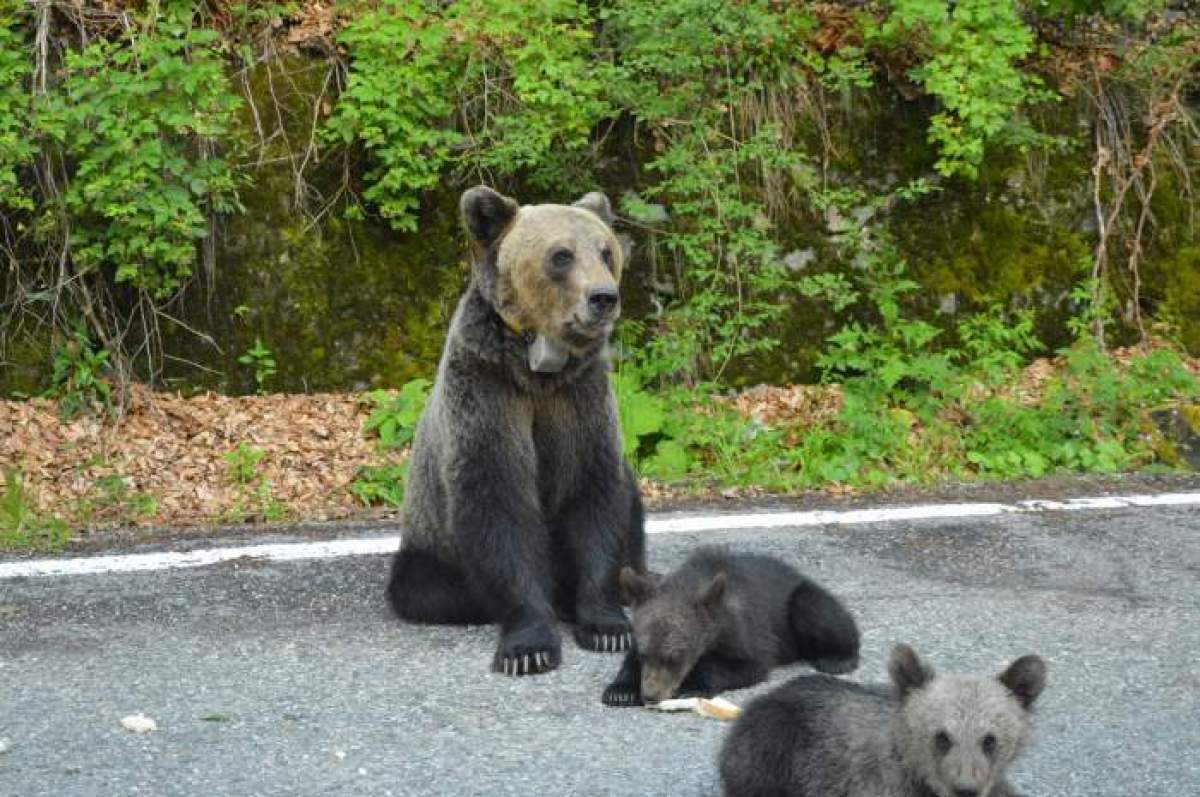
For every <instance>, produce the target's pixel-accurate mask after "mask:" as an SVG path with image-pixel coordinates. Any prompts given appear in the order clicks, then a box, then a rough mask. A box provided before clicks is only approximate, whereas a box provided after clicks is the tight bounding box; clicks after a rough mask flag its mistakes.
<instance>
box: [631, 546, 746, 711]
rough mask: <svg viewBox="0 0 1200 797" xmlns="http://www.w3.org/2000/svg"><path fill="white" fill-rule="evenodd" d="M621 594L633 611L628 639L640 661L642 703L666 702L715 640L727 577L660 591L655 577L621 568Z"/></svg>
mask: <svg viewBox="0 0 1200 797" xmlns="http://www.w3.org/2000/svg"><path fill="white" fill-rule="evenodd" d="M620 583H621V592H622V593H623V595H624V597H625V600H626V601H627V602H628V603H629V605H630V606H632V607H633V636H634V639H635V640H636V643H637V651H638V657H639V658H640V659H641V660H642V699H643V700H645V701H646V702H647V703H657V702H659V701H662V700H668V699H669V698H671V697H673V696H674V695H675V694H676V693H677V692H678V691H679V686H680V684H682V683H683V679H684V678H685V677H687V674H688V673H689V672H691V670H692V667H694V666H695V665H696V661H697V660H698V659H699V658H700V656H702V655H703V654H704V652H705V651H706V650H708V648H709V647H710V646H711V645H712V643H713V642H714V641H715V640H716V637H717V634H718V631H719V627H720V622H719V620H718V617H717V615H718V613H719V612H720V611H721V608H722V606H723V605H724V600H725V588H726V585H727V579H726V576H725V574H724V573H718V574H717V575H716V576H714V577H712V578H711V579H709V580H708V581H707V582H705V583H704V584H702V585H701V586H700V587H698V588H688V589H683V588H680V587H678V586H668V587H666V588H662V587H660V585H659V581H658V579H656V578H655V577H654V576H650V575H645V574H641V573H638V572H636V571H635V570H633V568H630V567H625V568H622V570H621V575H620Z"/></svg>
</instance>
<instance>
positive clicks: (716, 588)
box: [696, 573, 729, 609]
mask: <svg viewBox="0 0 1200 797" xmlns="http://www.w3.org/2000/svg"><path fill="white" fill-rule="evenodd" d="M727 586H729V576H727V575H725V574H724V573H717V574H716V575H715V576H713V577H712V580H711V581H709V582H708V583H707V584H705V585H704V587H703V588H702V589H701V590H700V592H699V594H697V595H696V602H697V603H699V604H701V605H703V606H707V607H708V608H710V609H715V608H716V607H718V606H720V605H721V601H722V600H724V599H725V588H726V587H727Z"/></svg>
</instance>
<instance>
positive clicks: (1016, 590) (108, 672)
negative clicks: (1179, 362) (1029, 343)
mask: <svg viewBox="0 0 1200 797" xmlns="http://www.w3.org/2000/svg"><path fill="white" fill-rule="evenodd" d="M1198 532H1200V507H1195V506H1193V507H1186V508H1185V507H1177V508H1154V509H1122V510H1096V511H1087V512H1071V513H1067V512H1048V513H1043V514H1031V515H1010V516H1001V517H994V518H982V519H966V520H933V521H909V522H889V523H877V524H873V525H869V526H842V527H814V528H804V529H781V530H774V531H770V532H753V531H746V532H728V533H703V534H663V535H656V536H654V537H653V538H651V541H650V552H651V560H652V565H653V566H654V567H656V568H668V567H671V566H673V565H674V564H675V563H676V562H678V561H679V560H680V559H681V558H682V557H683V556H684V555H685V554H686V553H687V551H688V550H689V549H690V548H691V547H692V546H694V545H696V544H698V543H699V542H701V541H720V542H726V543H729V544H730V545H734V546H737V547H739V548H746V549H751V550H757V551H763V552H770V553H774V554H777V555H779V556H782V557H784V558H786V559H788V560H790V561H792V562H794V563H796V564H797V565H799V566H800V567H801V568H803V569H804V570H805V571H807V572H808V573H810V574H811V575H813V576H815V577H817V578H818V579H821V580H823V581H824V582H825V583H826V584H828V585H829V586H830V587H831V588H833V589H834V590H835V591H836V592H838V593H839V594H840V595H842V596H843V597H844V598H845V600H846V601H847V603H848V605H849V606H850V607H851V609H852V610H853V611H854V612H855V613H856V614H857V616H858V618H859V622H860V625H861V627H862V629H863V632H864V665H863V667H862V668H861V669H860V670H859V671H858V672H857V673H855V675H854V676H853V677H856V678H860V679H864V680H879V679H882V677H883V673H884V661H885V655H886V651H887V650H888V649H889V648H890V646H891V645H892V643H893V642H895V641H901V640H903V641H907V642H910V643H911V644H913V645H914V646H915V647H916V648H917V649H918V650H919V651H920V652H923V653H925V654H927V655H928V657H929V658H930V659H931V660H932V661H933V662H934V663H935V664H936V665H938V666H939V667H940V668H941V669H943V670H956V669H957V670H980V669H982V670H986V671H993V670H999V668H1000V667H1001V666H1002V665H1003V664H1005V663H1007V662H1008V661H1009V660H1011V659H1013V658H1015V657H1017V656H1019V655H1021V654H1024V653H1028V652H1036V653H1039V654H1041V655H1042V656H1044V657H1045V658H1046V659H1047V660H1048V662H1049V664H1050V676H1049V685H1048V688H1047V691H1046V693H1045V695H1044V696H1043V699H1042V701H1041V703H1040V706H1039V711H1038V736H1037V739H1036V741H1035V744H1034V746H1033V748H1032V749H1031V750H1030V752H1029V753H1028V754H1027V755H1026V757H1024V758H1023V759H1021V760H1020V761H1019V762H1018V764H1017V766H1016V767H1015V771H1014V772H1013V773H1012V775H1013V780H1014V781H1015V783H1016V784H1017V785H1018V786H1019V787H1021V788H1022V789H1023V790H1024V791H1025V792H1026V793H1028V794H1029V795H1056V797H1084V796H1085V795H1086V797H1103V796H1105V795H1111V797H1132V796H1133V795H1137V796H1138V797H1149V796H1151V795H1195V794H1200V755H1198V754H1197V750H1200V667H1198V664H1197V651H1200V533H1198ZM386 569H387V559H386V557H384V556H355V557H347V558H343V559H332V560H323V561H310V562H288V563H271V564H263V563H256V562H253V561H241V562H235V563H230V564H224V565H218V566H212V567H205V568H198V569H193V570H178V571H164V572H154V573H134V574H120V575H98V576H97V575H93V576H68V577H53V578H37V579H15V580H0V740H3V739H6V740H7V748H8V749H7V751H5V752H0V795H4V796H5V797H7V796H8V795H14V796H16V795H20V797H35V796H36V795H53V796H54V797H63V796H64V795H128V794H138V795H285V794H295V795H310V794H311V795H342V794H345V795H441V794H446V795H510V794H511V795H638V797H646V796H647V795H681V796H684V795H714V794H715V793H716V791H717V789H716V778H715V773H716V768H715V755H716V752H717V749H718V747H719V744H720V741H721V738H722V734H723V733H724V732H725V730H726V729H727V727H728V726H726V725H725V724H723V723H721V722H718V721H716V720H711V719H705V718H701V717H697V716H686V715H662V714H657V713H652V712H649V711H644V710H637V709H609V708H605V707H604V706H602V705H601V704H600V702H599V698H600V692H601V689H602V688H603V686H604V684H605V683H606V682H607V681H608V679H609V678H610V677H611V676H612V674H613V673H614V672H615V670H616V667H617V665H618V657H617V655H615V654H607V655H606V654H597V653H586V652H584V651H581V650H578V649H577V648H575V647H574V646H573V644H571V643H570V642H569V641H568V642H567V643H566V647H565V648H564V651H565V652H564V658H565V661H564V665H563V667H562V668H561V669H559V670H558V671H556V672H554V673H551V674H549V675H545V676H539V677H534V678H527V679H511V678H506V677H504V676H500V675H493V674H491V673H489V672H488V662H489V661H490V658H491V653H492V645H493V639H494V632H493V631H492V630H491V629H488V628H472V629H455V628H418V627H411V626H403V625H401V624H399V623H398V622H396V621H395V620H394V619H392V618H391V617H390V616H389V615H388V614H387V611H386V608H385V606H384V604H383V602H382V598H381V593H382V586H383V582H384V578H385V575H386ZM565 636H567V639H568V640H569V635H565ZM801 671H803V668H789V669H787V670H781V671H778V672H777V673H776V675H775V677H774V678H773V682H778V681H780V680H783V679H786V678H787V677H789V676H790V675H794V674H796V673H798V672H801ZM752 691H759V690H750V691H747V692H739V693H730V694H729V695H728V696H729V697H731V698H732V699H733V700H734V701H735V702H739V703H743V702H745V701H746V700H747V699H748V698H749V697H750V694H751V692H752ZM136 712H144V713H145V714H146V715H148V716H150V717H152V718H153V719H155V720H156V721H157V723H158V726H159V730H158V731H157V732H153V733H149V734H145V735H136V734H133V733H131V732H129V731H127V730H125V729H123V728H122V727H121V725H120V719H121V717H124V716H126V715H129V714H133V713H136ZM3 749H4V744H3V743H0V750H3Z"/></svg>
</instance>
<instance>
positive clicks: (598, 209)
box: [573, 191, 617, 227]
mask: <svg viewBox="0 0 1200 797" xmlns="http://www.w3.org/2000/svg"><path fill="white" fill-rule="evenodd" d="M573 207H577V208H583V209H584V210H588V211H591V212H592V213H595V214H596V215H597V216H599V217H600V220H601V221H602V222H604V223H605V224H607V225H608V226H609V227H611V226H612V225H613V222H614V221H616V220H617V217H616V216H615V215H613V209H612V204H611V203H610V202H609V201H608V197H606V196H605V195H604V194H602V193H600V192H599V191H592V192H591V193H590V194H584V195H583V196H582V197H580V199H579V201H578V202H576V203H575V204H574V206H573Z"/></svg>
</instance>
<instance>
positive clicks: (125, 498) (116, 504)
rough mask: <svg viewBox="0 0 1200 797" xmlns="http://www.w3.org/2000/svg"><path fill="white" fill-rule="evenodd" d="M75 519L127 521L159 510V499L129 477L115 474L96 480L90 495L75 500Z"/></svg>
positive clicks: (83, 522) (78, 521)
mask: <svg viewBox="0 0 1200 797" xmlns="http://www.w3.org/2000/svg"><path fill="white" fill-rule="evenodd" d="M73 510H74V511H73V513H72V522H73V523H75V524H76V525H80V526H91V525H93V524H95V523H97V522H102V521H103V522H108V523H118V524H120V523H128V522H131V521H136V520H138V519H140V518H144V517H148V516H150V515H153V514H155V513H156V512H157V511H158V501H157V500H156V499H155V498H154V496H152V495H150V494H149V493H144V492H141V491H140V490H134V489H132V488H131V487H130V484H129V480H128V478H127V477H125V476H123V475H121V474H120V473H112V474H109V475H107V476H101V477H100V478H98V479H96V481H95V482H94V484H93V488H92V490H91V491H90V494H89V495H88V496H87V497H85V498H82V499H80V500H79V501H78V502H76V503H75V505H74V507H73Z"/></svg>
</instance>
